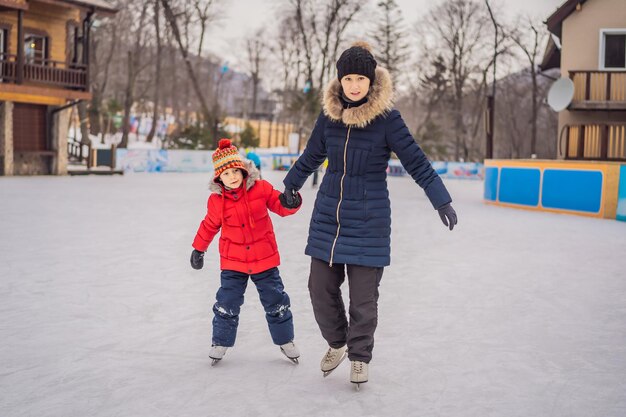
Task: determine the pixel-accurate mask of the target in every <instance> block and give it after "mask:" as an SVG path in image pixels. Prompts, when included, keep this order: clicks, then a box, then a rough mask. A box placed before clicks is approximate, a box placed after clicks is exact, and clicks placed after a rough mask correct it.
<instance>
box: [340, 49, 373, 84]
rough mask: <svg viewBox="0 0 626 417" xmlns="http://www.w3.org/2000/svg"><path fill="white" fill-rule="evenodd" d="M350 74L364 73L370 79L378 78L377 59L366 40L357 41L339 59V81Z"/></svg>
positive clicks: (371, 81) (371, 80)
mask: <svg viewBox="0 0 626 417" xmlns="http://www.w3.org/2000/svg"><path fill="white" fill-rule="evenodd" d="M348 74H359V75H363V76H365V77H367V78H369V80H370V84H371V83H373V82H374V79H375V78H376V60H375V59H374V55H372V52H371V47H370V46H369V44H367V43H366V42H356V43H354V44H352V46H351V47H350V48H348V49H346V50H345V51H343V53H342V54H341V56H340V57H339V60H337V78H338V79H339V81H341V79H342V78H343V77H345V76H346V75H348Z"/></svg>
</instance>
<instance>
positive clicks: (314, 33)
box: [290, 0, 362, 91]
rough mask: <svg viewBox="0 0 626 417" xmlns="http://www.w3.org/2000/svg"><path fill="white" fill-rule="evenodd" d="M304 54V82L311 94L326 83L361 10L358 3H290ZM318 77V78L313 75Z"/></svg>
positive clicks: (342, 0)
mask: <svg viewBox="0 0 626 417" xmlns="http://www.w3.org/2000/svg"><path fill="white" fill-rule="evenodd" d="M290 4H291V6H292V13H293V16H294V18H295V21H296V23H297V27H298V29H299V31H300V37H299V41H300V42H301V47H302V48H303V51H304V58H305V62H304V64H305V67H304V71H305V74H306V81H307V82H309V83H310V88H311V91H318V90H319V89H320V88H322V87H323V85H324V84H325V81H326V79H327V78H328V76H329V74H330V71H331V69H332V66H333V64H334V58H335V57H336V55H337V51H338V49H339V45H340V44H341V42H342V41H343V35H344V33H345V31H346V29H347V27H348V25H349V24H350V22H352V20H353V19H354V17H355V16H356V15H357V13H358V12H359V11H360V10H361V7H362V2H359V1H357V0H326V1H324V2H316V1H313V0H290ZM315 74H317V76H315Z"/></svg>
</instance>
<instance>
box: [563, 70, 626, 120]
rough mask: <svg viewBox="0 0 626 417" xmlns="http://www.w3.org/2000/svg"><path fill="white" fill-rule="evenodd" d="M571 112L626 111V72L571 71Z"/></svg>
mask: <svg viewBox="0 0 626 417" xmlns="http://www.w3.org/2000/svg"><path fill="white" fill-rule="evenodd" d="M569 76H570V78H571V79H572V81H573V82H574V99H573V100H572V103H571V104H570V106H569V109H570V110H604V111H606V110H626V71H570V72H569Z"/></svg>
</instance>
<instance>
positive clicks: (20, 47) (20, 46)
mask: <svg viewBox="0 0 626 417" xmlns="http://www.w3.org/2000/svg"><path fill="white" fill-rule="evenodd" d="M15 78H16V80H15V81H16V82H17V83H18V84H22V81H23V80H24V10H18V11H17V71H16V76H15Z"/></svg>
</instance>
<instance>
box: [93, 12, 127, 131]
mask: <svg viewBox="0 0 626 417" xmlns="http://www.w3.org/2000/svg"><path fill="white" fill-rule="evenodd" d="M119 24H120V19H107V20H106V22H104V24H101V25H100V26H99V27H98V28H96V29H95V30H94V31H93V36H92V37H91V47H90V53H91V59H90V60H89V62H90V64H91V65H90V66H91V67H90V72H89V73H90V74H91V77H90V78H91V80H90V82H91V88H90V90H91V94H92V96H91V102H90V103H89V116H90V117H89V121H90V127H91V133H92V134H102V133H103V128H102V127H103V117H102V116H103V115H102V113H103V111H102V107H103V100H104V96H105V92H106V89H107V85H108V83H109V75H110V69H111V63H112V62H113V55H114V52H115V50H116V49H117V47H118V40H119V36H118V27H119Z"/></svg>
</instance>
